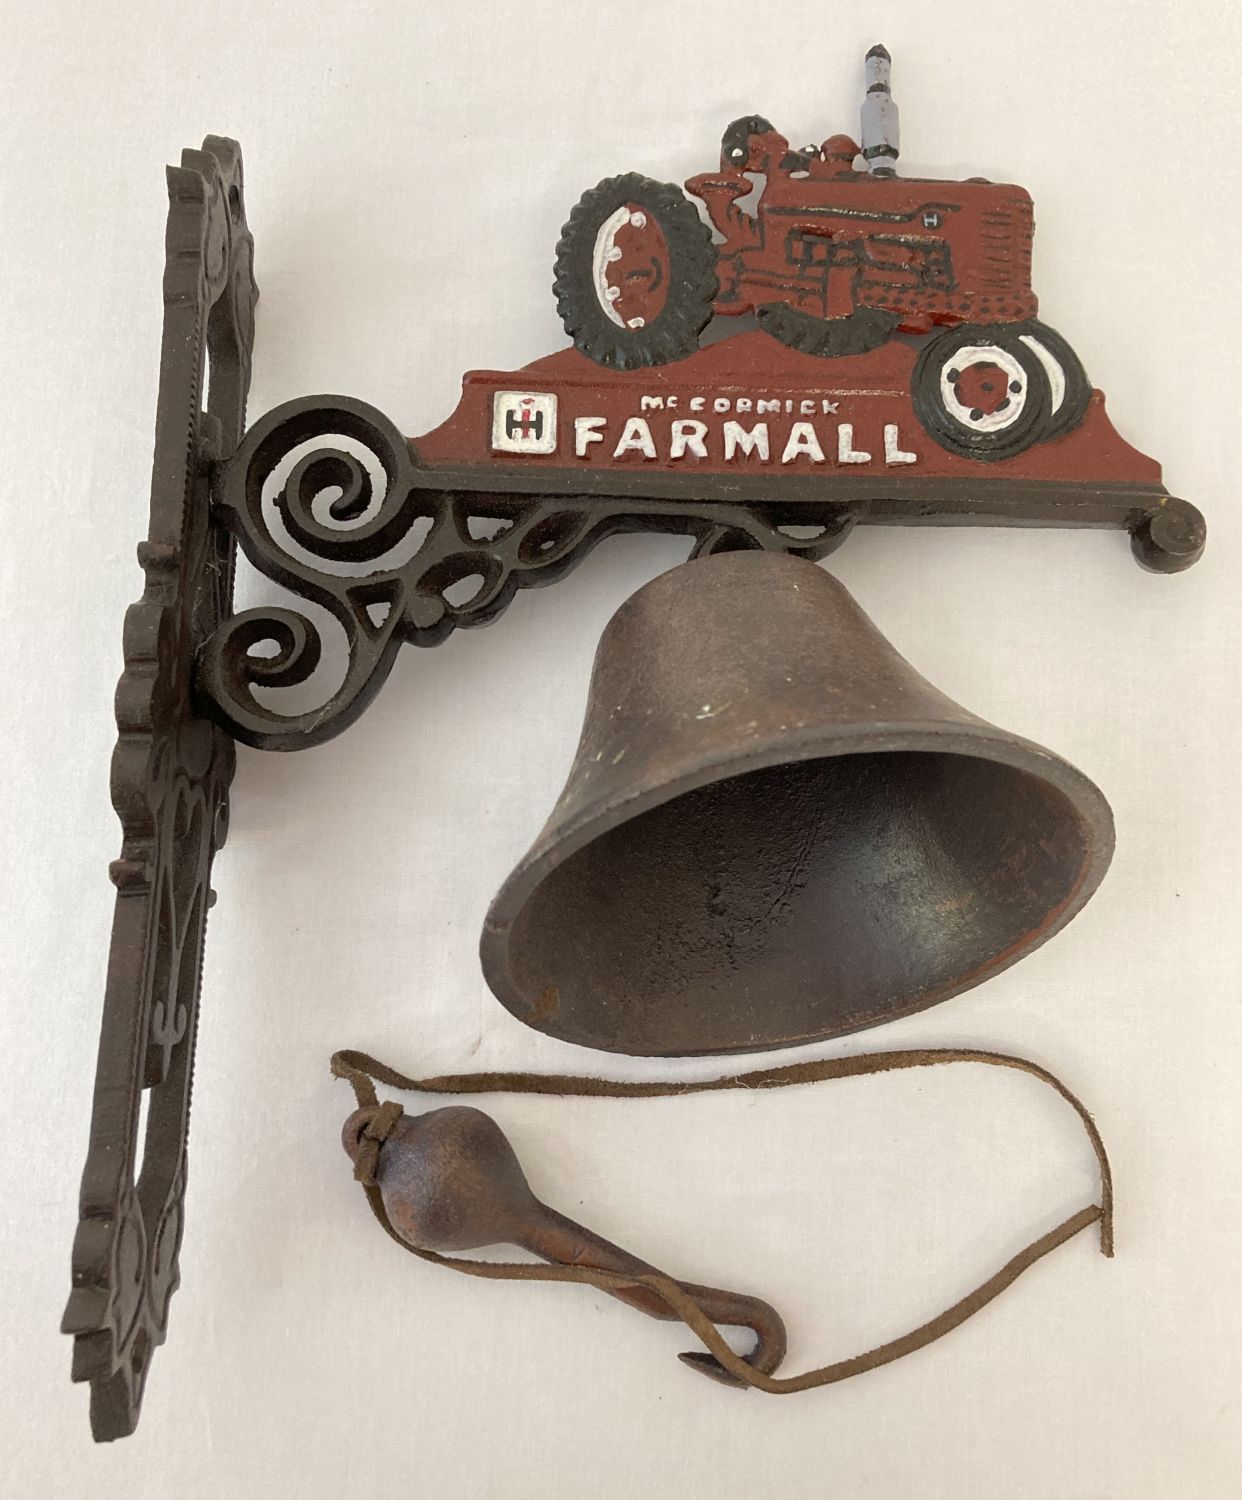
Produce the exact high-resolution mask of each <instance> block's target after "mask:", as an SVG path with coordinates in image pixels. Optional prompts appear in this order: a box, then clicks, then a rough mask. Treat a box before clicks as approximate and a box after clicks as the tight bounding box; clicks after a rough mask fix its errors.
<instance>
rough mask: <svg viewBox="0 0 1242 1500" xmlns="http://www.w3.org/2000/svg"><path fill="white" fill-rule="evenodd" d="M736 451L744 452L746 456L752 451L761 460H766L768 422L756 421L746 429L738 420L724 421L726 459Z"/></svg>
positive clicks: (765, 461)
mask: <svg viewBox="0 0 1242 1500" xmlns="http://www.w3.org/2000/svg"><path fill="white" fill-rule="evenodd" d="M736 453H744V454H746V455H747V456H749V455H750V454H752V453H754V454H757V455H758V457H759V458H761V459H762V460H763V462H764V463H767V461H768V424H767V423H766V422H756V423H755V425H754V426H753V427H752V428H750V429H749V430H747V429H746V428H745V427H743V426H742V424H741V423H740V422H726V423H725V424H724V456H725V460H726V461H728V460H729V459H731V458H732V457H733V456H734V455H735V454H736Z"/></svg>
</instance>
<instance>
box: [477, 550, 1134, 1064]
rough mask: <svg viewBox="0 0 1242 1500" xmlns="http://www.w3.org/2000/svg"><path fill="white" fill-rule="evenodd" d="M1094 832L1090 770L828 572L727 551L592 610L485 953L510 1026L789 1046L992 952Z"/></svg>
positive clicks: (1093, 882)
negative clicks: (583, 663) (972, 687)
mask: <svg viewBox="0 0 1242 1500" xmlns="http://www.w3.org/2000/svg"><path fill="white" fill-rule="evenodd" d="M1112 845H1113V831H1112V818H1111V814H1110V812H1109V808H1108V804H1107V803H1106V802H1105V800H1104V798H1103V796H1102V795H1101V793H1100V792H1099V791H1098V789H1097V788H1096V787H1095V786H1094V785H1093V783H1092V782H1090V781H1089V780H1088V779H1087V778H1086V777H1085V776H1083V775H1082V773H1081V772H1079V771H1077V770H1075V769H1074V768H1073V767H1072V766H1070V765H1069V764H1067V763H1066V762H1065V761H1063V760H1061V759H1060V758H1059V757H1057V756H1055V755H1053V754H1052V753H1051V752H1049V751H1047V750H1045V749H1042V748H1041V747H1040V746H1038V745H1035V744H1033V743H1031V742H1030V741H1028V740H1025V739H1021V738H1019V737H1017V736H1015V735H1012V734H1007V733H1006V732H1005V731H1003V730H1001V729H998V728H996V727H994V726H993V725H990V724H988V723H985V722H984V721H983V720H981V719H979V718H977V717H976V716H975V715H974V714H971V713H968V712H967V711H966V710H965V709H963V708H961V707H960V706H959V705H958V704H956V703H954V702H952V700H950V699H949V698H946V697H945V696H944V694H942V693H940V692H938V691H937V690H936V689H935V688H934V687H932V686H931V685H930V684H929V683H928V682H927V681H926V680H925V679H924V678H922V677H921V676H919V674H918V673H917V672H915V671H914V669H913V668H912V667H911V666H910V665H909V663H908V662H906V661H905V659H904V658H903V657H901V656H900V655H899V654H898V653H897V652H896V651H895V650H894V649H893V648H892V647H891V646H890V645H889V643H888V642H887V640H885V638H884V637H883V635H881V634H880V632H879V631H878V630H877V629H876V628H875V626H874V625H873V624H872V623H871V621H870V620H869V619H868V618H867V616H866V615H865V614H864V613H863V612H862V610H861V609H860V608H859V607H858V605H857V604H855V603H854V601H853V599H852V598H851V597H850V595H849V594H848V593H847V591H846V590H845V589H844V588H843V587H842V585H841V584H839V583H838V582H837V581H836V580H835V579H834V578H833V577H831V575H829V574H828V573H826V572H824V571H823V570H822V569H821V568H819V567H817V566H815V565H814V564H813V563H810V562H806V561H804V560H801V559H797V558H790V557H786V556H782V555H779V554H775V553H769V552H735V553H727V554H724V555H719V556H715V557H709V558H704V559H701V560H696V561H693V562H689V563H685V564H683V565H682V566H681V567H678V568H675V569H673V570H672V571H670V572H668V573H665V574H663V575H662V576H661V577H659V578H657V579H655V580H654V581H653V582H652V583H650V584H648V585H647V586H646V587H644V588H642V589H640V590H639V592H638V593H637V594H635V595H634V596H633V597H632V598H631V599H630V600H628V601H627V602H626V603H625V604H624V605H622V607H621V608H620V609H619V610H618V611H617V613H616V614H615V615H614V616H613V618H612V620H611V621H610V622H609V624H608V626H607V628H606V630H605V632H604V635H603V638H602V640H601V642H600V646H599V651H598V654H597V656H596V661H595V667H594V672H593V676H592V680H591V688H590V695H589V702H588V706H587V712H586V720H585V723H584V725H583V730H582V738H581V742H580V744H579V747H578V752H577V756H576V758H575V760H574V764H573V767H572V769H571V771H570V774H569V780H568V782H567V784H566V786H565V789H564V792H563V793H562V795H561V798H560V800H559V802H558V803H557V805H556V807H555V809H554V810H553V812H552V815H551V817H550V818H549V820H548V822H547V824H546V826H545V827H544V829H543V831H542V833H540V835H539V837H538V838H537V839H536V840H535V843H534V845H533V846H532V848H531V849H530V851H529V853H528V854H527V855H526V857H525V858H524V859H523V860H522V862H521V863H520V864H519V865H518V867H517V869H516V870H515V871H514V872H513V874H512V875H511V876H510V877H509V879H508V880H507V881H506V883H505V885H504V886H503V888H502V889H501V891H500V893H499V894H498V896H497V897H496V900H495V901H494V903H493V905H492V908H491V910H490V912H489V914H488V917H487V921H486V924H485V926H484V931H483V937H482V942H481V956H482V962H483V968H484V973H485V975H486V977H487V980H488V983H489V984H490V986H491V988H492V990H493V991H494V993H495V994H496V996H497V997H498V998H499V999H500V1000H501V1001H502V1003H503V1004H504V1005H506V1006H507V1007H508V1008H509V1009H510V1010H511V1011H512V1012H513V1013H514V1014H515V1015H516V1016H518V1017H519V1019H521V1020H523V1021H525V1022H526V1023H527V1024H529V1025H531V1026H533V1027H535V1028H536V1029H538V1030H540V1031H543V1032H546V1033H548V1034H549V1035H552V1036H556V1037H560V1038H562V1039H564V1040H566V1041H571V1042H577V1043H580V1044H582V1045H584V1046H589V1047H596V1048H601V1049H603V1050H606V1051H611V1052H626V1053H632V1054H640V1055H655V1054H658V1055H677V1054H688V1053H707V1052H732V1051H751V1050H757V1049H763V1048H771V1047H783V1046H789V1045H792V1044H795V1043H800V1042H808V1041H812V1040H815V1039H817V1038H822V1037H830V1036H836V1035H839V1034H842V1033H845V1032H851V1031H857V1030H859V1029H861V1028H864V1027H868V1026H873V1025H876V1024H878V1023H879V1022H882V1021H886V1020H890V1019H892V1018H894V1017H896V1016H900V1015H905V1014H907V1013H909V1012H912V1011H917V1010H921V1009H923V1008H925V1007H927V1006H930V1005H933V1004H935V1003H937V1002H938V1001H940V1000H944V999H946V998H947V997H949V996H950V995H954V994H957V993H958V992H960V991H961V990H964V989H967V988H969V987H970V986H972V985H975V984H978V983H980V982H981V981H982V980H984V979H986V978H988V977H989V976H990V975H992V974H995V973H996V972H998V971H999V970H1000V969H1003V968H1005V967H1007V966H1008V965H1009V964H1011V963H1013V962H1015V960H1017V959H1018V958H1020V957H1022V956H1023V955H1024V954H1026V953H1028V952H1030V951H1031V949H1033V948H1035V947H1036V946H1038V945H1039V944H1040V943H1042V942H1043V941H1045V939H1047V938H1048V937H1050V936H1051V935H1052V933H1054V932H1055V931H1057V929H1058V928H1060V927H1062V926H1064V924H1065V923H1066V922H1067V921H1069V919H1070V918H1071V917H1072V916H1073V915H1074V914H1075V912H1077V911H1078V910H1079V908H1080V907H1081V906H1082V905H1083V903H1084V902H1085V901H1086V900H1087V898H1088V897H1089V896H1090V895H1091V893H1092V892H1093V890H1094V889H1095V887H1096V886H1097V885H1098V883H1099V881H1100V879H1101V877H1102V876H1103V873H1104V871H1105V869H1106V868H1107V865H1108V861H1109V858H1110V856H1111V853H1112Z"/></svg>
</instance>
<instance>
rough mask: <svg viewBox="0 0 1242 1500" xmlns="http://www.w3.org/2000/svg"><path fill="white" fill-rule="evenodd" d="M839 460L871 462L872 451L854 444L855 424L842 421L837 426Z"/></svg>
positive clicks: (844, 461)
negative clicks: (868, 451)
mask: <svg viewBox="0 0 1242 1500" xmlns="http://www.w3.org/2000/svg"><path fill="white" fill-rule="evenodd" d="M837 462H838V463H841V464H869V463H870V462H871V455H870V453H867V452H865V451H864V450H863V449H862V448H855V446H854V424H853V423H852V422H842V423H841V425H840V427H838V428H837Z"/></svg>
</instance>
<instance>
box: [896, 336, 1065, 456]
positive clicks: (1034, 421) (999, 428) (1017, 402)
mask: <svg viewBox="0 0 1242 1500" xmlns="http://www.w3.org/2000/svg"><path fill="white" fill-rule="evenodd" d="M912 386H913V389H912V392H911V394H912V396H913V400H914V409H915V411H916V412H917V413H918V417H919V420H920V421H921V422H922V424H923V426H924V427H925V428H926V429H927V431H928V433H929V434H930V435H931V436H932V437H933V438H935V440H936V441H937V442H938V443H939V444H940V446H941V447H942V448H947V449H948V451H949V452H950V453H956V454H958V455H959V456H960V457H962V458H979V459H984V460H987V461H994V460H997V459H1004V458H1012V457H1013V456H1014V455H1015V454H1017V453H1021V452H1023V451H1024V450H1025V449H1027V448H1029V447H1030V446H1031V444H1032V443H1037V442H1039V441H1040V440H1041V439H1042V438H1044V437H1046V436H1047V435H1048V431H1047V428H1048V420H1049V415H1050V406H1051V382H1050V380H1049V377H1048V373H1047V370H1046V368H1045V365H1044V362H1043V361H1042V360H1041V358H1040V356H1039V354H1038V352H1037V351H1036V350H1035V349H1033V348H1031V347H1030V345H1028V344H1027V343H1026V342H1024V341H1023V339H1022V338H1021V337H1020V334H1019V330H1018V329H1017V328H1006V327H995V326H993V327H975V326H971V325H968V324H967V325H964V326H962V327H960V328H951V329H947V330H946V331H945V332H943V333H938V334H936V336H935V337H934V338H932V339H930V340H929V341H928V343H927V344H925V345H924V347H923V349H922V351H921V353H920V354H919V357H918V359H917V361H916V362H915V366H914V376H913V382H912Z"/></svg>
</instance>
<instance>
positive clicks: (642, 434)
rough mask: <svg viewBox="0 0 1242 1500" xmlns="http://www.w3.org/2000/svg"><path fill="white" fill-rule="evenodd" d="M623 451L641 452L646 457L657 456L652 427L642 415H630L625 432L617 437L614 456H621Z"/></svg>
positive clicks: (613, 451)
mask: <svg viewBox="0 0 1242 1500" xmlns="http://www.w3.org/2000/svg"><path fill="white" fill-rule="evenodd" d="M623 453H641V454H642V456H643V457H644V458H654V457H655V456H656V450H655V444H654V443H653V442H652V441H651V428H650V427H648V426H647V423H646V422H645V421H644V420H643V418H642V417H630V418H629V420H628V421H627V422H626V424H625V430H624V432H622V434H621V436H620V437H619V438H618V439H617V446H616V447H615V448H614V449H613V450H612V456H613V458H620V457H621V455H622V454H623Z"/></svg>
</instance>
